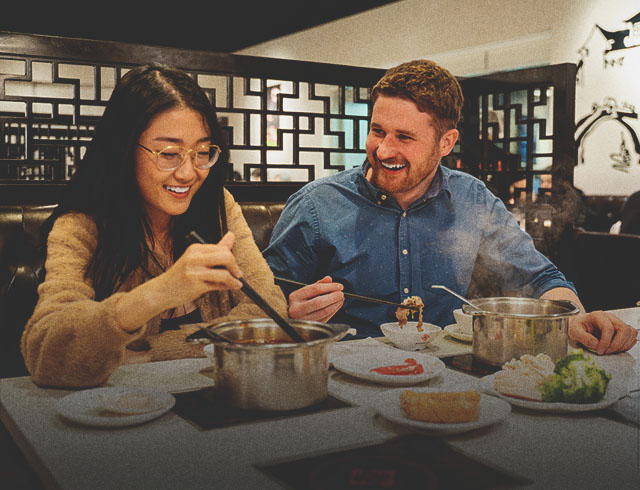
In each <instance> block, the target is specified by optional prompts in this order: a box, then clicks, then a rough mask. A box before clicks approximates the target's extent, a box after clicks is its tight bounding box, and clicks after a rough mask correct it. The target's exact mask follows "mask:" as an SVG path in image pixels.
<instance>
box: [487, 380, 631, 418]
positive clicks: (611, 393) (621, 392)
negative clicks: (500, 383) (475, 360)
mask: <svg viewBox="0 0 640 490" xmlns="http://www.w3.org/2000/svg"><path fill="white" fill-rule="evenodd" d="M495 375H496V373H494V374H490V375H488V376H485V377H483V378H482V379H481V380H480V381H481V383H482V387H483V390H484V391H485V392H486V393H488V394H490V395H493V396H497V397H500V398H502V399H503V400H506V401H508V402H509V403H510V404H511V405H513V406H515V407H522V408H528V409H530V410H537V411H540V412H553V413H570V412H590V411H591V410H600V409H601V408H606V407H608V406H610V405H613V404H614V403H615V402H617V401H618V400H619V399H620V398H622V397H623V396H625V395H626V394H627V393H628V389H627V388H626V386H623V385H621V384H618V383H616V381H615V378H612V379H611V381H609V384H608V385H607V391H606V392H605V393H604V398H603V399H602V400H600V401H599V402H596V403H561V402H553V403H551V402H536V401H531V400H523V399H521V398H515V397H512V396H507V395H503V394H502V393H499V392H497V391H496V390H494V389H493V379H494V377H495Z"/></svg>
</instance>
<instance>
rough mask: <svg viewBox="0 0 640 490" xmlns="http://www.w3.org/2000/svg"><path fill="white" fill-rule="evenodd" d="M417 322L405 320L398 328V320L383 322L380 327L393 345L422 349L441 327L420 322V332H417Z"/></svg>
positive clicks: (409, 348) (404, 348)
mask: <svg viewBox="0 0 640 490" xmlns="http://www.w3.org/2000/svg"><path fill="white" fill-rule="evenodd" d="M417 326H418V322H407V324H406V325H405V326H404V327H402V328H400V326H399V325H398V322H390V323H383V324H382V325H380V329H381V330H382V333H383V334H384V336H385V337H386V338H388V339H389V340H390V341H391V342H392V343H393V345H395V346H396V347H398V348H400V349H403V350H420V349H424V348H425V347H426V346H427V344H428V343H429V342H431V341H432V340H433V339H434V338H435V337H436V336H437V335H438V334H439V333H440V332H441V331H442V329H441V328H440V327H438V326H437V325H432V324H431V323H423V324H422V332H418V330H417V328H416V327H417Z"/></svg>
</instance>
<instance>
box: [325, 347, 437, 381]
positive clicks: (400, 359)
mask: <svg viewBox="0 0 640 490" xmlns="http://www.w3.org/2000/svg"><path fill="white" fill-rule="evenodd" d="M386 350H388V352H382V349H381V351H380V352H379V353H378V354H377V355H376V356H371V355H368V353H367V352H364V353H360V354H351V355H347V356H343V357H339V358H337V359H336V360H335V361H333V367H334V368H336V369H337V370H338V371H341V372H343V373H346V374H348V375H350V376H353V377H355V378H359V379H363V380H365V381H371V382H373V383H378V384H385V385H403V386H409V385H415V384H418V383H422V382H424V381H427V380H429V379H431V378H434V377H436V376H438V375H439V374H440V373H442V372H443V371H444V368H445V365H444V363H443V362H442V361H441V360H440V359H438V358H437V357H435V356H430V355H428V354H422V353H415V354H408V353H406V352H400V351H398V350H395V349H394V350H392V349H386ZM408 359H413V360H415V362H416V365H417V364H420V365H422V369H423V372H422V373H419V374H395V375H394V374H381V373H379V372H376V371H372V369H376V368H382V367H387V366H404V365H409V363H407V360H408Z"/></svg>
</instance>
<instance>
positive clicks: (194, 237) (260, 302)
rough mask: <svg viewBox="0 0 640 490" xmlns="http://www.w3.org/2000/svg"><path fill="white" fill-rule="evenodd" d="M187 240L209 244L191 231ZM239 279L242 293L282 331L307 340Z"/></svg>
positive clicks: (247, 284) (298, 340) (297, 338)
mask: <svg viewBox="0 0 640 490" xmlns="http://www.w3.org/2000/svg"><path fill="white" fill-rule="evenodd" d="M186 238H187V240H188V241H189V242H191V243H207V242H205V241H204V239H203V238H202V237H201V236H200V235H198V233H196V232H195V231H191V232H189V233H188V234H187V236H186ZM236 279H238V281H240V282H241V283H242V289H241V291H242V292H243V293H244V294H246V295H247V296H249V298H251V300H252V301H253V302H254V303H255V304H257V305H258V306H259V307H260V308H262V310H263V311H264V312H265V313H266V314H267V315H269V317H271V319H272V320H273V321H274V322H276V323H277V324H278V325H279V326H280V328H282V330H284V331H285V332H286V333H287V335H289V337H291V338H292V339H293V340H294V341H295V342H304V341H305V340H304V339H303V338H302V337H301V336H300V334H299V333H298V332H296V330H295V329H294V328H293V327H292V326H291V325H289V322H287V321H286V320H285V319H284V318H282V317H281V316H280V315H279V314H278V312H277V311H276V310H274V309H273V308H271V306H270V305H269V303H267V302H266V301H265V300H264V299H263V298H262V296H260V295H259V294H258V293H257V292H256V291H255V290H254V289H253V288H252V287H251V286H250V285H249V283H247V281H245V280H244V278H242V277H238V278H236Z"/></svg>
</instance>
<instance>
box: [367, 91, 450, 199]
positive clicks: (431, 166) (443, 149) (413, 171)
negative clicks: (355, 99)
mask: <svg viewBox="0 0 640 490" xmlns="http://www.w3.org/2000/svg"><path fill="white" fill-rule="evenodd" d="M457 138H458V131H457V130H455V129H450V130H448V131H446V132H445V133H444V134H443V135H442V137H441V138H438V133H437V131H436V128H435V125H434V121H433V119H432V117H431V115H429V114H428V113H426V112H420V111H419V110H418V107H417V106H416V104H415V103H414V102H412V101H411V100H408V99H404V98H401V97H390V96H386V95H380V96H379V97H378V98H377V100H376V102H375V104H374V106H373V113H372V115H371V124H370V129H369V135H368V136H367V144H366V149H367V157H368V160H369V163H370V164H371V168H370V170H369V172H368V173H367V178H368V179H369V181H370V182H371V183H372V184H373V185H375V186H376V187H378V188H379V189H381V190H383V191H385V192H387V193H388V194H389V195H390V196H392V197H393V198H395V199H396V200H397V201H398V203H399V204H400V206H401V207H402V208H403V209H406V208H408V207H409V206H410V205H411V204H412V203H413V202H415V201H416V200H417V199H419V198H420V197H421V196H422V195H423V194H424V193H425V192H426V191H427V189H428V188H429V186H430V185H431V181H432V180H433V177H434V175H435V173H436V170H437V168H438V164H439V163H440V159H441V158H442V157H443V156H445V155H448V154H449V153H450V152H451V150H452V149H453V146H454V144H455V142H456V140H457Z"/></svg>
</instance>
